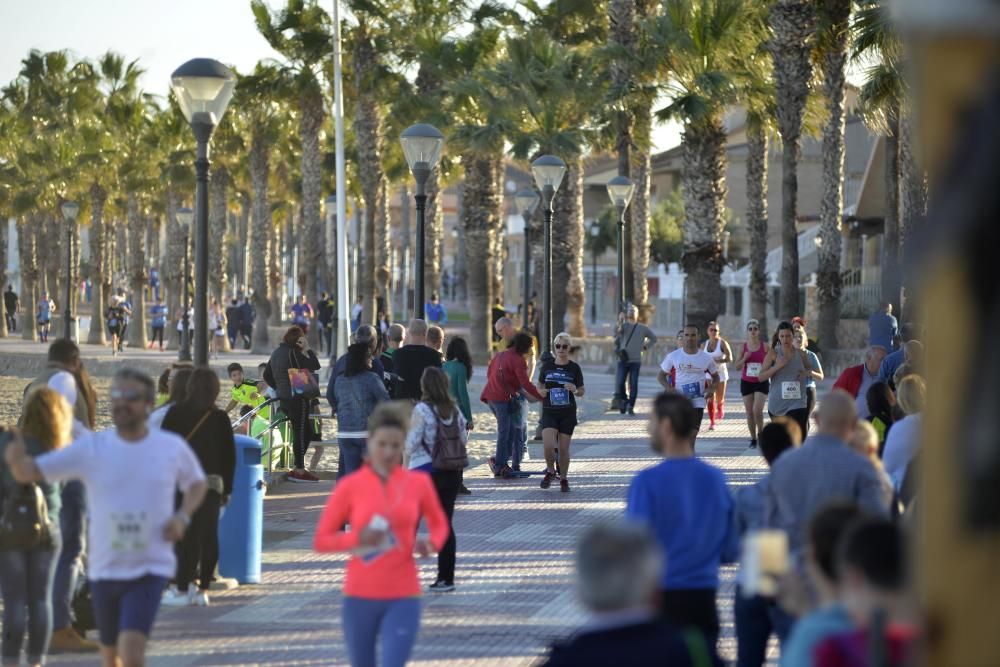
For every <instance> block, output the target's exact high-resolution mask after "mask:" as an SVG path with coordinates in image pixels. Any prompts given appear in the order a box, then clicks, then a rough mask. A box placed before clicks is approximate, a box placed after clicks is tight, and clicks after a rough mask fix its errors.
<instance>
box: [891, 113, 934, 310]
mask: <svg viewBox="0 0 1000 667" xmlns="http://www.w3.org/2000/svg"><path fill="white" fill-rule="evenodd" d="M915 139H916V137H915V135H914V127H913V116H912V114H911V113H909V112H904V113H903V114H902V117H901V118H900V121H899V172H900V174H899V178H900V182H901V188H900V190H901V197H900V206H899V208H900V225H899V227H900V229H899V236H900V239H899V255H900V258H899V264H900V266H901V267H902V268H903V270H902V272H901V273H902V277H903V285H902V287H903V289H902V297H901V303H900V310H899V311H897V317H899V318H900V319H901V321H902V318H904V317H909V313H907V312H906V311H907V310H908V309H909V306H908V304H909V303H911V299H912V298H913V295H912V294H910V293H908V290H909V289H910V288H911V284H910V282H911V281H910V280H909V277H910V276H911V275H912V271H913V266H912V262H913V243H914V240H915V239H916V238H917V237H918V236H919V235H920V232H921V230H922V228H923V222H924V216H925V215H926V214H927V173H926V172H925V171H924V170H923V167H922V166H921V165H920V163H919V162H918V161H917V156H916V151H915V146H914V142H915Z"/></svg>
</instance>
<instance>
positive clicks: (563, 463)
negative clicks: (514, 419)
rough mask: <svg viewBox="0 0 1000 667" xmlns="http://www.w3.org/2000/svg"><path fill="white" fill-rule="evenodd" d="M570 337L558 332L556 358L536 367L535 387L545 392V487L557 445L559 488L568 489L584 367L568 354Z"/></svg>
mask: <svg viewBox="0 0 1000 667" xmlns="http://www.w3.org/2000/svg"><path fill="white" fill-rule="evenodd" d="M572 344H573V339H572V338H571V337H570V335H569V334H568V333H565V332H563V333H560V334H557V335H556V337H555V339H553V341H552V347H553V350H554V351H555V359H554V360H552V361H545V362H543V363H542V366H541V368H539V369H538V385H537V386H538V391H539V392H541V393H542V395H544V396H545V401H544V402H543V403H542V442H543V445H544V447H545V477H543V478H542V485H541V486H542V488H543V489H547V488H549V486H551V484H552V480H554V479H555V478H556V469H555V464H556V449H557V448H558V450H559V477H560V479H559V488H560V490H561V491H563V492H564V493H565V492H568V491H569V481H568V480H567V479H566V475H567V474H568V473H569V446H570V442H571V441H572V440H573V430H574V429H575V428H576V424H577V420H576V397H578V396H583V391H584V390H583V369H581V368H580V365H579V364H578V363H576V362H575V361H571V360H570V358H569V348H570V346H571V345H572Z"/></svg>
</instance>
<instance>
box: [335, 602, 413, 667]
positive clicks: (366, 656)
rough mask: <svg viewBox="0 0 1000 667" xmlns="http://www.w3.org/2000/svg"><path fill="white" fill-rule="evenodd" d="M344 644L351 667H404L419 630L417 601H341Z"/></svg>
mask: <svg viewBox="0 0 1000 667" xmlns="http://www.w3.org/2000/svg"><path fill="white" fill-rule="evenodd" d="M343 622H344V640H345V641H346V642H347V654H348V656H349V657H350V660H351V667H375V650H376V648H375V647H376V646H378V647H379V653H381V660H379V662H378V664H380V665H382V667H404V665H406V662H407V661H408V660H409V659H410V652H411V651H412V650H413V645H414V643H416V641H417V632H418V630H419V629H420V598H416V597H412V598H397V599H395V600H372V599H368V598H355V597H345V598H344V609H343Z"/></svg>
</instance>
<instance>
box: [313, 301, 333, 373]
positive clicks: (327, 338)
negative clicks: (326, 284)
mask: <svg viewBox="0 0 1000 667" xmlns="http://www.w3.org/2000/svg"><path fill="white" fill-rule="evenodd" d="M333 311H334V302H333V299H332V298H331V297H330V295H329V294H327V293H326V292H323V293H322V294H320V296H319V303H317V304H316V321H317V322H319V351H320V352H322V351H323V350H324V349H325V350H326V353H327V355H328V356H331V357H332V356H333V319H334V312H333ZM324 346H325V347H324Z"/></svg>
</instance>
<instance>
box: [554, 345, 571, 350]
mask: <svg viewBox="0 0 1000 667" xmlns="http://www.w3.org/2000/svg"><path fill="white" fill-rule="evenodd" d="M555 348H556V349H557V350H568V349H569V345H556V346H555Z"/></svg>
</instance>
